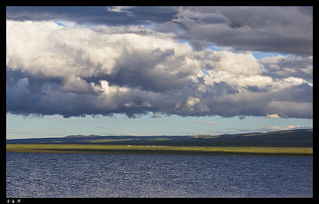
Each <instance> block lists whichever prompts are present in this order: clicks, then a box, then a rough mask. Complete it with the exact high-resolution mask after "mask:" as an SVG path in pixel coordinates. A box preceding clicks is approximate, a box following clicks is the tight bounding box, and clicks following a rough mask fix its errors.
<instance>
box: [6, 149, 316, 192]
mask: <svg viewBox="0 0 319 204" xmlns="http://www.w3.org/2000/svg"><path fill="white" fill-rule="evenodd" d="M6 170H7V171H6V173H7V176H6V193H7V197H16V198H30V197H41V198H43V197H44V198H49V197H64V198H70V197H86V198H89V197H138V198H142V197H312V157H279V156H275V157H272V156H199V155H194V156H189V155H128V154H46V153H7V169H6Z"/></svg>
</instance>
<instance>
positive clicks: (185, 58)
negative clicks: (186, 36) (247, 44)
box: [6, 20, 312, 117]
mask: <svg viewBox="0 0 319 204" xmlns="http://www.w3.org/2000/svg"><path fill="white" fill-rule="evenodd" d="M145 31H147V32H145ZM6 56H7V73H8V77H9V78H10V79H11V80H10V81H9V82H7V83H8V86H7V90H8V91H7V93H8V94H7V95H8V96H7V98H8V111H9V112H12V113H21V114H30V113H37V114H47V115H50V114H61V115H63V116H66V117H68V116H78V115H83V114H105V115H109V114H112V113H126V114H128V115H130V116H132V115H134V114H144V113H148V112H153V113H157V112H160V113H163V114H178V115H182V116H187V115H196V116H199V115H221V116H226V117H229V116H236V115H254V116H255V115H259V116H265V115H266V114H269V113H276V114H278V115H281V116H283V117H312V98H311V94H309V93H310V92H311V91H312V86H310V84H309V83H310V82H309V81H307V79H304V78H302V77H301V76H290V75H285V76H284V77H275V76H274V74H269V69H270V68H268V67H266V68H265V67H263V66H265V63H266V61H267V60H264V62H261V61H259V60H257V59H256V58H255V57H254V56H253V55H252V54H251V53H248V52H245V53H234V52H231V51H213V50H209V49H206V50H199V51H198V50H194V49H193V48H192V47H191V46H190V45H189V44H187V43H180V42H178V41H176V40H174V38H173V37H172V36H170V35H164V34H160V33H158V32H155V31H150V30H149V29H148V28H146V27H141V26H135V27H134V26H130V27H127V28H125V27H123V26H120V27H116V26H113V27H112V26H87V27H84V26H81V25H78V24H76V23H74V24H72V26H67V27H63V26H59V25H57V24H55V23H53V22H46V21H41V22H32V21H20V22H18V21H12V20H7V54H6ZM268 61H271V62H272V63H274V62H276V60H274V59H268ZM277 61H278V60H277ZM292 61H293V60H292ZM267 63H268V62H267ZM269 63H270V62H269ZM278 66H280V65H278ZM264 68H265V69H264Z"/></svg>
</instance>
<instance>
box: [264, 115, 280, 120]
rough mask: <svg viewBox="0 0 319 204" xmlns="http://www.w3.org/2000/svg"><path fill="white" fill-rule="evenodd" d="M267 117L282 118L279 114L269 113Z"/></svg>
mask: <svg viewBox="0 0 319 204" xmlns="http://www.w3.org/2000/svg"><path fill="white" fill-rule="evenodd" d="M266 118H271V119H277V118H281V117H280V115H278V114H267V115H266Z"/></svg>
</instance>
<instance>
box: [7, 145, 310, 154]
mask: <svg viewBox="0 0 319 204" xmlns="http://www.w3.org/2000/svg"><path fill="white" fill-rule="evenodd" d="M112 151H124V152H132V153H133V152H134V151H146V152H147V151H148V152H150V153H151V152H152V151H154V152H163V153H165V152H166V151H167V152H169V151H172V152H176V153H178V152H179V151H180V152H189V153H192V152H193V153H194V152H197V153H198V152H201V153H236V154H237V153H244V154H249V153H251V154H287V155H296V154H301V155H311V154H312V153H313V150H312V147H199V146H153V145H145V146H143V145H100V144H7V152H47V153H108V152H112Z"/></svg>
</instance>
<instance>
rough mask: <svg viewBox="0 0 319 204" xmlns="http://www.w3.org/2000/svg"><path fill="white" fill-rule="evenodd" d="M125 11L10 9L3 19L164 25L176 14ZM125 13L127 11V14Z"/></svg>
mask: <svg viewBox="0 0 319 204" xmlns="http://www.w3.org/2000/svg"><path fill="white" fill-rule="evenodd" d="M126 11H127V12H113V11H112V7H107V6H105V7H102V6H88V7H83V6H28V7H20V6H10V7H7V19H12V20H32V21H45V20H68V21H74V22H77V23H87V24H88V23H90V24H106V25H129V24H145V23H149V22H165V21H169V20H171V19H172V17H173V16H174V15H175V14H176V13H177V10H176V8H175V7H152V6H150V7H132V8H129V9H127V10H126ZM128 11H129V12H128Z"/></svg>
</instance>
